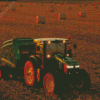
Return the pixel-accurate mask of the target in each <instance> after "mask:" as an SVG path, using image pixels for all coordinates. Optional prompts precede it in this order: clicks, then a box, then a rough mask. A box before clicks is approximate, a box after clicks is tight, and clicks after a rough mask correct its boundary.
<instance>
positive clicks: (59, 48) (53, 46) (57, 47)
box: [46, 42, 65, 54]
mask: <svg viewBox="0 0 100 100" xmlns="http://www.w3.org/2000/svg"><path fill="white" fill-rule="evenodd" d="M64 49H65V45H64V44H63V43H62V42H61V43H60V42H58V43H50V44H47V45H46V53H47V54H52V53H55V52H59V53H61V54H64Z"/></svg>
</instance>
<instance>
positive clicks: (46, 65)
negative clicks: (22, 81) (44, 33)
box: [34, 38, 90, 94]
mask: <svg viewBox="0 0 100 100" xmlns="http://www.w3.org/2000/svg"><path fill="white" fill-rule="evenodd" d="M69 40H70V38H69V39H64V38H38V39H34V42H35V43H36V56H35V57H36V59H37V61H38V63H39V64H40V65H39V66H40V67H41V68H42V69H40V72H39V73H40V83H41V84H42V82H43V88H44V90H45V92H46V93H48V94H53V93H57V92H61V91H63V90H64V89H66V88H67V86H68V84H71V83H72V84H73V86H74V87H75V88H76V89H78V90H86V89H89V88H90V76H89V75H88V73H87V72H86V71H85V70H84V69H80V65H79V63H78V62H77V61H75V60H73V59H72V50H71V49H70V41H69ZM73 47H74V49H76V47H77V45H76V44H74V45H73Z"/></svg>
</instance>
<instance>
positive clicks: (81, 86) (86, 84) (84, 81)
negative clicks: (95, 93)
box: [74, 69, 91, 91]
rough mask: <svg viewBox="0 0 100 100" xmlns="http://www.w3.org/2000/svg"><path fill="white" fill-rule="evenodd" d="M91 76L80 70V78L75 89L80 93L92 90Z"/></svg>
mask: <svg viewBox="0 0 100 100" xmlns="http://www.w3.org/2000/svg"><path fill="white" fill-rule="evenodd" d="M90 83H91V81H90V76H89V75H88V73H87V72H86V71H85V70H83V69H82V70H80V71H79V74H78V76H77V77H76V78H75V84H74V85H75V88H76V89H77V90H80V91H86V90H88V89H90Z"/></svg>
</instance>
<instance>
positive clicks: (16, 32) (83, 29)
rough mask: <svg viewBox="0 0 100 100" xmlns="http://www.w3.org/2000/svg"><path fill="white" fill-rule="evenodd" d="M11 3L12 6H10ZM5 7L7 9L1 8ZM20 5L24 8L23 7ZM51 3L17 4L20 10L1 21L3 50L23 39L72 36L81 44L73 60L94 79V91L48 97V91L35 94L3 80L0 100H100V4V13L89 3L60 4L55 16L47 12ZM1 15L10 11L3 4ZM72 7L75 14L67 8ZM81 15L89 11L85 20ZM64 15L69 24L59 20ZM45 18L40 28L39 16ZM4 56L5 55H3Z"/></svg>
mask: <svg viewBox="0 0 100 100" xmlns="http://www.w3.org/2000/svg"><path fill="white" fill-rule="evenodd" d="M10 3H11V2H8V5H9V4H10ZM2 4H4V7H2V6H1V5H2ZM20 4H23V6H22V7H20ZM51 5H52V4H50V3H44V4H43V5H41V3H39V4H36V5H35V3H30V2H27V3H26V2H15V4H14V5H13V6H14V7H15V8H16V10H15V11H12V9H11V7H9V9H8V10H7V11H6V12H5V13H4V14H3V15H2V16H1V17H0V48H1V47H2V43H3V41H5V40H9V39H12V38H19V37H22V38H23V37H32V38H33V39H34V38H39V37H58V38H61V37H62V38H68V36H71V40H70V41H71V42H72V45H73V44H74V43H76V44H77V49H73V48H72V50H73V52H72V53H73V59H75V60H76V61H78V62H79V63H80V67H81V68H84V69H85V70H86V71H87V72H88V73H89V75H90V78H91V88H90V90H88V91H86V92H83V93H79V92H78V91H76V90H74V91H70V92H69V93H62V97H57V95H55V96H51V97H50V96H48V95H45V93H44V91H43V90H42V89H41V90H38V89H33V90H32V91H31V90H30V89H29V88H27V87H26V86H24V85H23V83H22V82H19V81H15V80H10V81H5V80H3V79H2V80H0V97H1V99H2V100H8V99H11V100H17V99H18V100H19V99H21V100H24V99H27V100H39V99H42V100H53V99H56V100H57V99H58V98H59V100H60V99H62V98H64V99H63V100H70V99H71V100H99V99H100V3H99V2H98V9H95V6H92V3H88V4H87V6H84V4H83V3H82V7H79V5H78V4H76V3H75V4H63V5H60V4H56V5H54V9H55V11H54V12H49V11H47V7H49V6H51ZM0 6H1V7H0V8H1V12H0V13H3V12H4V10H5V9H6V8H7V7H6V2H0ZM68 6H72V10H68V9H67V7H68ZM79 11H85V12H86V17H85V18H81V17H80V16H79V15H78V13H79ZM60 12H64V13H65V14H66V20H58V14H59V13H60ZM37 15H43V16H45V19H46V20H45V24H37V23H36V16H37ZM0 52H1V51H0Z"/></svg>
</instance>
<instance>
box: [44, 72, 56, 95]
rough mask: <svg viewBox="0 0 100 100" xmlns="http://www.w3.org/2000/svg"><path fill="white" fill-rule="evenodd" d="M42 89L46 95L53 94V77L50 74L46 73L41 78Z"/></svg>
mask: <svg viewBox="0 0 100 100" xmlns="http://www.w3.org/2000/svg"><path fill="white" fill-rule="evenodd" d="M43 87H44V90H45V92H46V93H48V94H53V93H54V89H55V81H54V76H53V74H51V73H46V74H45V76H44V78H43Z"/></svg>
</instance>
